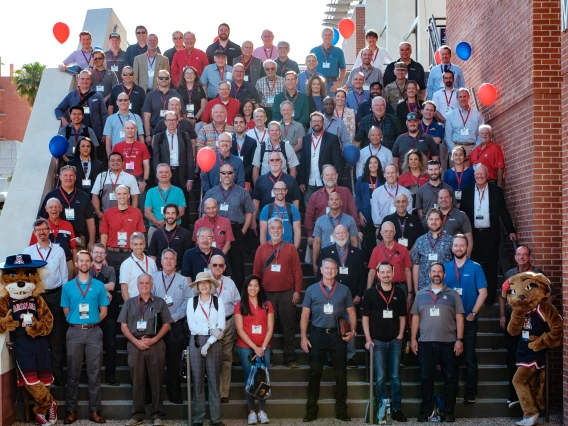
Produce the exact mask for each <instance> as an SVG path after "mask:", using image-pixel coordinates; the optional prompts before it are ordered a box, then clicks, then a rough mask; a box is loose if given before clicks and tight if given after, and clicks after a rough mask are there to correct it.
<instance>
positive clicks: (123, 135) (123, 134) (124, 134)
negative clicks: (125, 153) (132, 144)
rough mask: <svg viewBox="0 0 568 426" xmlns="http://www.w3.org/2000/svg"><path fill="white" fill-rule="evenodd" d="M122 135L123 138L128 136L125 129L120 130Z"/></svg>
mask: <svg viewBox="0 0 568 426" xmlns="http://www.w3.org/2000/svg"><path fill="white" fill-rule="evenodd" d="M120 137H121V138H125V137H126V133H124V130H121V131H120Z"/></svg>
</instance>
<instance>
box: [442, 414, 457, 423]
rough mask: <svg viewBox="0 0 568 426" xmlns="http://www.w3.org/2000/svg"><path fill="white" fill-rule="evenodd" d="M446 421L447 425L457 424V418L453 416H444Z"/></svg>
mask: <svg viewBox="0 0 568 426" xmlns="http://www.w3.org/2000/svg"><path fill="white" fill-rule="evenodd" d="M444 421H445V422H446V423H455V422H456V416H454V415H453V414H451V413H450V414H446V415H445V416H444Z"/></svg>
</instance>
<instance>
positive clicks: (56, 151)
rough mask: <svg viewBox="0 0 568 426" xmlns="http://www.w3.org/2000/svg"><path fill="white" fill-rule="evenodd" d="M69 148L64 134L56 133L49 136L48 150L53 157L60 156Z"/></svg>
mask: <svg viewBox="0 0 568 426" xmlns="http://www.w3.org/2000/svg"><path fill="white" fill-rule="evenodd" d="M68 148H69V142H68V141H67V139H65V137H64V136H61V135H57V136H54V137H52V138H51V140H50V141H49V152H51V155H53V156H54V157H55V158H61V157H63V156H64V155H65V153H66V152H67V149H68Z"/></svg>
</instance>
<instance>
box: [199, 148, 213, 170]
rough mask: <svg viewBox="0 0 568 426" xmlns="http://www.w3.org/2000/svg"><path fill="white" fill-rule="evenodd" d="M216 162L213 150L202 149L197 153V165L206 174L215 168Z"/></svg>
mask: <svg viewBox="0 0 568 426" xmlns="http://www.w3.org/2000/svg"><path fill="white" fill-rule="evenodd" d="M215 161H217V159H216V158H215V153H214V152H213V150H212V149H211V148H207V147H205V148H201V149H200V150H199V152H198V153H197V164H198V165H199V168H200V169H201V171H203V172H205V173H207V172H208V171H209V170H211V169H212V168H213V166H214V165H215Z"/></svg>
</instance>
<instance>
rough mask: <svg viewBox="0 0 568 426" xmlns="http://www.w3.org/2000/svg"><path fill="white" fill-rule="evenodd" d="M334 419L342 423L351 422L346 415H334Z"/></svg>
mask: <svg viewBox="0 0 568 426" xmlns="http://www.w3.org/2000/svg"><path fill="white" fill-rule="evenodd" d="M335 418H336V419H339V420H341V421H342V422H350V421H351V417H349V416H348V415H347V413H339V414H336V415H335Z"/></svg>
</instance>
